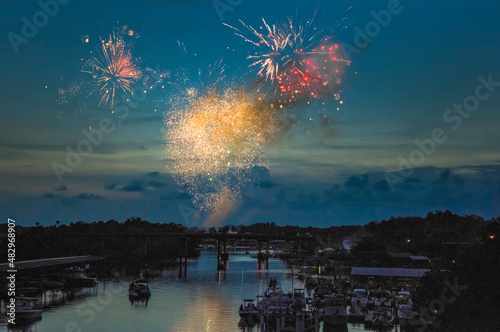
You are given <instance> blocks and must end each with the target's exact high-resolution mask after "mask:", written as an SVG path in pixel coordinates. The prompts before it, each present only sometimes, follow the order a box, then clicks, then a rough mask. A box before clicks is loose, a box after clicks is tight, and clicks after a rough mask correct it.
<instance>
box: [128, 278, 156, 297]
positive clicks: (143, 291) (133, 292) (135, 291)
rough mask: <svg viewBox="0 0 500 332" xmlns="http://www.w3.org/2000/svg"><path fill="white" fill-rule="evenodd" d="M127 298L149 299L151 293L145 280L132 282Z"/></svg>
mask: <svg viewBox="0 0 500 332" xmlns="http://www.w3.org/2000/svg"><path fill="white" fill-rule="evenodd" d="M128 296H129V297H133V298H149V297H151V291H150V289H149V283H148V281H147V280H146V279H137V280H134V281H133V282H132V283H131V284H130V285H129V287H128Z"/></svg>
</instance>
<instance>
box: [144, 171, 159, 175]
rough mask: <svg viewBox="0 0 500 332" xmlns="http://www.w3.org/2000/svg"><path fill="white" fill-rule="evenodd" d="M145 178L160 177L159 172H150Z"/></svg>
mask: <svg viewBox="0 0 500 332" xmlns="http://www.w3.org/2000/svg"><path fill="white" fill-rule="evenodd" d="M146 175H147V176H158V175H160V172H158V171H156V172H151V173H148V174H146Z"/></svg>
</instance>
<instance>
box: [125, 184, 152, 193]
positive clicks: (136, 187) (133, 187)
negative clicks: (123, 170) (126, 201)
mask: <svg viewBox="0 0 500 332" xmlns="http://www.w3.org/2000/svg"><path fill="white" fill-rule="evenodd" d="M120 190H121V191H127V192H140V191H144V190H146V188H145V187H144V186H143V185H142V184H140V183H130V184H127V185H126V186H123V187H122V188H121V189H120Z"/></svg>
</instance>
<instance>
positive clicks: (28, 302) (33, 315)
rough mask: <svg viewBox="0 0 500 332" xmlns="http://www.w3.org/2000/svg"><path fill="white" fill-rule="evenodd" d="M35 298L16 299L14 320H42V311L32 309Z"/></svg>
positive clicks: (21, 297)
mask: <svg viewBox="0 0 500 332" xmlns="http://www.w3.org/2000/svg"><path fill="white" fill-rule="evenodd" d="M37 300H38V299H37V298H35V297H25V296H20V297H16V320H20V321H21V320H22V321H36V320H40V319H42V310H41V309H33V306H34V302H35V301H37Z"/></svg>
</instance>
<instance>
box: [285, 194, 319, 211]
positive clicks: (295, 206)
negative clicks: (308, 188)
mask: <svg viewBox="0 0 500 332" xmlns="http://www.w3.org/2000/svg"><path fill="white" fill-rule="evenodd" d="M318 201H319V196H318V195H317V194H316V193H311V192H310V193H300V194H298V195H297V199H296V200H294V201H290V202H289V203H288V204H289V206H290V208H291V209H292V210H310V209H313V208H314V207H315V206H316V204H317V203H318Z"/></svg>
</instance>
